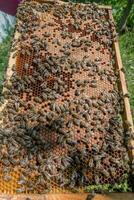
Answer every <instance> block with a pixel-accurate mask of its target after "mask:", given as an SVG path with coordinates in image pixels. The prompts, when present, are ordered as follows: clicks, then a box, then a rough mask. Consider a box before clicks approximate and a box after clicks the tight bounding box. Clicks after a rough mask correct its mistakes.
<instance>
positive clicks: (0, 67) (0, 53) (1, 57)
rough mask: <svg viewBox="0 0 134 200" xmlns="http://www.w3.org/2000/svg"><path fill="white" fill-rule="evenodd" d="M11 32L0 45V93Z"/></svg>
mask: <svg viewBox="0 0 134 200" xmlns="http://www.w3.org/2000/svg"><path fill="white" fill-rule="evenodd" d="M11 35H12V31H11V32H10V33H9V35H8V36H7V37H6V38H5V39H4V40H3V42H2V43H1V44H0V91H1V89H2V82H3V79H4V72H5V70H6V67H7V64H8V55H9V50H10V46H11V41H12V37H11Z"/></svg>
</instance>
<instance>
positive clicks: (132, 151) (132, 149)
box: [108, 10, 134, 172]
mask: <svg viewBox="0 0 134 200" xmlns="http://www.w3.org/2000/svg"><path fill="white" fill-rule="evenodd" d="M108 12H109V18H110V20H111V21H113V22H114V19H113V16H112V11H111V10H108ZM113 48H114V50H115V53H116V54H115V56H116V67H117V69H118V71H119V78H120V86H121V89H122V92H123V95H125V94H128V89H127V83H126V79H125V74H124V72H123V71H122V69H123V64H122V60H121V55H120V48H119V43H118V40H115V41H114V43H113ZM124 114H125V119H126V121H127V122H129V124H130V127H129V128H130V130H131V131H132V132H134V126H133V118H132V113H131V107H130V103H129V98H128V97H127V96H124ZM133 137H134V135H133ZM128 149H129V150H128V151H129V155H130V159H131V162H132V163H133V164H134V139H130V140H129V141H128ZM133 172H134V170H133Z"/></svg>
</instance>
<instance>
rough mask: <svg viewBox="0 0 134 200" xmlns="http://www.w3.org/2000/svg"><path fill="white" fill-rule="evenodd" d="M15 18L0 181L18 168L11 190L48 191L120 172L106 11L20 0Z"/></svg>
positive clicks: (117, 104)
mask: <svg viewBox="0 0 134 200" xmlns="http://www.w3.org/2000/svg"><path fill="white" fill-rule="evenodd" d="M17 20H18V21H17V27H16V30H17V31H18V33H19V37H18V38H17V39H14V41H13V44H12V48H11V52H12V54H13V56H12V57H13V58H16V59H17V61H16V63H15V64H14V65H13V66H12V67H11V68H12V76H11V77H10V79H9V80H8V79H7V80H5V83H4V90H3V97H4V99H5V100H6V101H7V103H6V106H5V107H4V109H3V111H2V126H1V128H0V162H1V163H2V166H3V167H2V177H3V181H5V182H12V175H11V172H12V171H13V170H17V171H19V172H20V175H19V178H18V180H17V188H15V189H14V192H17V193H25V192H36V193H47V192H50V191H53V189H54V187H56V186H55V184H56V185H58V187H60V188H61V189H69V190H71V191H76V190H78V189H79V188H86V186H88V185H91V184H104V183H114V182H116V181H119V180H121V179H122V178H123V176H124V174H125V173H128V172H129V165H128V163H129V159H128V155H127V150H126V148H125V145H124V128H123V121H122V117H121V114H122V112H123V103H122V99H123V96H122V95H121V93H120V94H119V91H118V86H117V82H118V71H116V70H115V67H114V53H113V50H112V44H113V41H114V40H115V38H116V35H114V34H113V30H114V24H113V22H111V21H109V20H108V11H107V10H106V9H102V8H99V7H97V5H96V4H87V5H84V4H75V3H58V2H49V1H48V2H45V1H44V3H37V2H35V1H23V2H22V3H21V4H20V7H19V9H18V13H17ZM9 67H10V66H9ZM128 127H129V124H128ZM127 135H128V137H130V135H131V134H130V131H129V130H128V134H127Z"/></svg>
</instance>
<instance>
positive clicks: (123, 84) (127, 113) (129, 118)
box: [1, 1, 134, 159]
mask: <svg viewBox="0 0 134 200" xmlns="http://www.w3.org/2000/svg"><path fill="white" fill-rule="evenodd" d="M39 2H40V1H39ZM102 8H105V9H108V12H109V18H110V19H111V20H113V19H112V14H111V13H112V10H111V7H102ZM15 37H16V38H17V37H18V33H17V32H16V33H15ZM113 48H114V49H115V53H116V61H117V62H116V67H117V69H118V70H119V75H120V86H121V89H122V92H123V94H126V93H128V92H127V86H126V81H125V76H124V73H123V71H122V70H121V69H122V62H121V57H120V52H119V45H118V41H114V46H113ZM15 62H16V60H15V59H13V58H12V53H11V55H10V59H9V66H12V64H15ZM11 75H12V70H11V69H10V68H8V69H7V77H8V78H10V77H11ZM124 104H125V113H124V118H125V119H126V120H127V121H129V122H130V123H131V125H132V129H133V121H132V115H131V109H130V104H129V99H128V97H125V98H124ZM3 107H4V105H3ZM3 107H1V108H2V109H3ZM133 143H134V142H133V141H132V140H131V141H130V154H131V159H133V156H134V150H133V148H132V147H133Z"/></svg>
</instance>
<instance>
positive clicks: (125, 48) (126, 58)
mask: <svg viewBox="0 0 134 200" xmlns="http://www.w3.org/2000/svg"><path fill="white" fill-rule="evenodd" d="M119 43H120V50H121V55H122V61H123V65H124V67H125V69H126V78H127V84H128V89H129V92H130V103H131V108H132V112H133V117H134V31H132V32H127V33H125V34H124V35H122V36H120V38H119Z"/></svg>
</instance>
